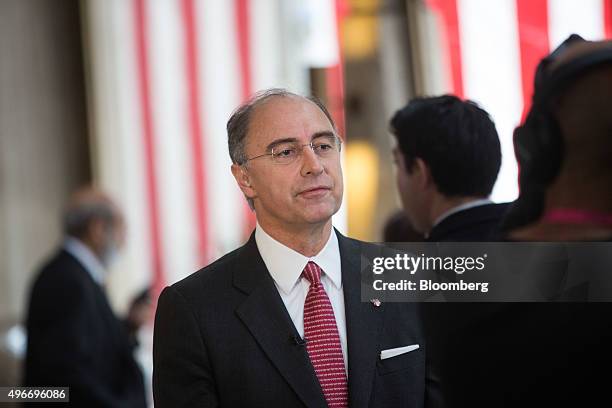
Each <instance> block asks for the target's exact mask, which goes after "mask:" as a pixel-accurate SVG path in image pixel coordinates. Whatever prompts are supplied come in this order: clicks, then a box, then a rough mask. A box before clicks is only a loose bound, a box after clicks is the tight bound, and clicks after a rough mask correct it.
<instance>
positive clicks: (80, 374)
mask: <svg viewBox="0 0 612 408" xmlns="http://www.w3.org/2000/svg"><path fill="white" fill-rule="evenodd" d="M63 227H64V233H65V239H64V242H63V245H62V247H61V249H60V250H59V252H58V253H57V254H56V255H55V256H54V257H53V258H52V259H51V260H50V261H49V262H47V264H46V265H45V266H44V267H43V268H42V270H41V271H40V273H39V275H38V277H37V278H36V280H35V282H34V285H33V287H32V291H31V295H30V303H29V310H28V317H27V334H28V346H27V357H26V364H25V385H26V386H62V387H70V405H71V406H78V407H139V408H140V407H146V398H145V391H144V383H143V377H142V373H141V371H140V368H139V366H138V365H137V363H136V361H135V360H134V358H133V346H134V341H133V340H130V335H129V333H128V332H127V330H126V325H124V324H122V322H121V321H120V320H119V319H117V317H116V316H115V314H114V313H113V311H112V309H111V306H110V304H109V302H108V299H107V297H106V294H105V291H104V282H105V278H106V273H107V269H108V267H109V265H110V264H111V263H112V262H113V260H114V259H115V257H116V256H117V254H118V251H119V249H120V247H121V245H122V244H123V240H124V230H125V227H124V223H123V217H122V215H121V212H120V211H119V209H118V208H117V206H116V205H115V204H114V203H113V201H112V200H111V199H110V198H109V197H108V196H107V195H106V194H104V193H103V192H101V191H98V190H95V189H84V190H81V191H78V192H76V193H75V194H74V195H73V196H72V198H71V200H70V202H69V203H68V205H67V207H66V210H65V213H64V219H63ZM131 310H132V314H131V316H132V318H131V321H130V322H129V324H127V326H128V327H131V328H132V329H134V330H135V329H136V328H137V327H139V326H140V324H142V319H143V316H145V313H142V307H137V306H134V305H132V308H131ZM45 406H46V405H45Z"/></svg>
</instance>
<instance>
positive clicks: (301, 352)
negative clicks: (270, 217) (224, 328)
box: [233, 234, 327, 407]
mask: <svg viewBox="0 0 612 408" xmlns="http://www.w3.org/2000/svg"><path fill="white" fill-rule="evenodd" d="M242 251H243V253H242V254H241V257H240V261H239V264H238V265H237V267H236V270H235V271H233V273H234V275H233V279H234V286H235V287H236V288H238V289H239V290H241V291H242V292H244V293H246V294H247V295H248V297H247V298H246V300H245V301H244V302H243V303H242V304H241V305H240V306H239V307H238V308H237V309H236V313H237V315H238V317H239V318H240V319H241V320H242V322H243V323H244V324H245V325H246V326H247V328H248V329H249V331H250V332H251V334H252V335H253V337H254V338H255V340H256V341H257V343H258V344H259V345H260V347H261V348H262V350H263V351H264V353H265V354H266V355H267V357H268V358H269V359H270V361H272V363H273V364H274V366H275V367H276V368H277V369H278V371H279V372H280V374H281V375H282V376H283V378H284V379H285V380H286V381H287V382H288V383H289V385H290V386H291V388H293V390H294V391H295V393H296V394H297V395H298V396H299V398H300V399H301V400H302V402H303V403H304V404H305V405H306V406H308V407H326V406H327V404H326V402H325V399H324V397H323V392H322V390H321V386H320V385H319V382H318V380H317V377H316V375H315V372H314V368H313V367H312V364H311V363H310V359H309V357H308V353H307V352H306V347H304V346H299V345H297V344H296V343H295V340H294V338H295V337H296V336H298V335H299V334H298V332H297V330H296V329H295V326H294V325H293V322H292V321H291V318H290V316H289V314H288V313H287V310H286V308H285V305H284V303H283V301H282V299H281V297H280V295H279V293H278V290H277V289H276V286H275V285H274V280H273V279H272V277H271V276H270V274H269V272H268V270H267V269H266V266H265V264H264V262H263V260H262V259H261V255H260V254H259V251H258V250H257V245H256V243H255V235H254V234H253V235H251V238H250V239H249V242H247V244H246V245H245V246H244V247H243V249H242Z"/></svg>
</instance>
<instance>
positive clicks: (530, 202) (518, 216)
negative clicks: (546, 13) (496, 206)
mask: <svg viewBox="0 0 612 408" xmlns="http://www.w3.org/2000/svg"><path fill="white" fill-rule="evenodd" d="M576 42H585V40H584V39H583V38H582V37H580V36H579V35H576V34H572V35H571V36H570V37H569V38H567V39H566V40H565V41H564V42H563V43H562V44H561V45H560V46H559V47H557V48H556V49H555V50H554V51H553V52H552V53H551V54H550V55H549V56H547V57H546V58H544V59H543V60H542V61H541V62H540V63H539V64H538V68H537V70H536V75H535V86H534V90H535V93H534V96H533V104H532V107H531V110H530V111H529V114H528V115H527V118H526V120H525V123H524V124H523V125H521V126H519V127H517V128H516V129H515V131H514V150H515V154H516V159H517V161H518V163H519V167H520V176H519V186H520V191H521V193H520V197H519V198H518V199H517V200H516V201H515V202H514V204H513V206H512V208H511V210H510V211H509V213H508V216H507V218H506V220H505V222H504V229H506V230H507V229H511V228H516V227H519V226H523V225H526V224H529V223H531V222H533V221H535V220H537V219H538V218H539V217H540V216H541V215H542V212H543V210H544V198H545V191H546V188H547V187H548V186H549V185H550V184H551V183H552V182H553V181H554V179H555V178H556V177H557V175H558V174H559V170H560V169H561V163H562V161H563V156H564V153H565V151H564V142H563V137H562V134H561V128H560V126H559V122H558V121H557V120H556V118H555V117H554V115H553V113H552V110H551V108H550V104H551V102H552V100H553V99H554V97H555V96H557V95H559V94H560V93H561V92H562V91H563V90H564V89H565V88H566V87H567V86H568V85H570V84H571V83H572V82H573V81H574V80H575V79H576V78H577V77H578V76H580V75H583V74H584V73H585V71H587V70H589V69H591V68H593V67H596V66H598V65H601V64H604V63H611V62H612V44H611V46H610V47H606V48H604V49H599V50H596V51H593V52H589V53H587V54H586V55H583V56H580V57H578V58H576V59H574V60H572V61H570V62H568V63H566V64H564V65H562V66H561V67H559V68H557V69H555V70H554V71H552V72H548V71H549V67H550V64H551V63H552V62H554V61H555V60H556V59H557V58H558V57H559V55H560V54H562V53H564V52H565V50H566V48H567V47H568V46H569V45H571V44H574V43H576Z"/></svg>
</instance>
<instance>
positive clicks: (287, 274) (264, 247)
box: [255, 224, 348, 370]
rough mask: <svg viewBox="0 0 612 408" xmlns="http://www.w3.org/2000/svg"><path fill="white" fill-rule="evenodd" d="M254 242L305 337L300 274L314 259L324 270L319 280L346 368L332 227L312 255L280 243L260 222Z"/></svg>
mask: <svg viewBox="0 0 612 408" xmlns="http://www.w3.org/2000/svg"><path fill="white" fill-rule="evenodd" d="M255 242H256V243H257V249H259V253H260V254H261V257H262V258H263V261H264V263H265V264H266V267H267V268H268V271H269V272H270V275H272V279H274V284H275V285H276V289H277V290H278V293H279V294H280V296H281V298H282V299H283V303H284V304H285V307H286V308H287V312H289V316H290V317H291V320H292V321H293V325H294V326H295V328H296V329H297V331H298V333H300V336H301V337H302V338H303V337H304V302H305V300H306V295H307V294H308V289H309V287H310V282H308V280H307V279H306V278H304V277H302V271H303V270H304V268H305V267H306V264H307V263H308V262H309V261H313V262H314V263H316V264H317V265H319V267H320V268H321V270H322V271H323V273H322V274H321V283H322V284H323V287H324V288H325V292H327V296H328V297H329V300H330V302H331V305H332V309H333V310H334V316H335V318H336V326H338V334H339V335H340V344H341V346H342V354H343V356H344V367H345V368H347V370H348V364H347V361H348V360H347V346H346V317H345V314H344V292H343V290H342V269H341V262H340V248H339V246H338V237H337V236H336V233H335V232H334V230H333V229H332V231H331V233H330V234H329V239H328V240H327V243H326V244H325V246H324V247H323V249H322V250H321V251H320V252H319V253H318V254H316V255H315V256H313V257H310V258H309V257H306V256H304V255H302V254H300V253H299V252H296V251H294V250H293V249H291V248H289V247H287V246H285V245H283V244H281V243H280V242H278V241H276V240H275V239H274V238H272V237H271V236H270V235H268V234H267V233H266V232H265V231H264V230H263V228H261V226H260V225H259V224H257V226H256V228H255Z"/></svg>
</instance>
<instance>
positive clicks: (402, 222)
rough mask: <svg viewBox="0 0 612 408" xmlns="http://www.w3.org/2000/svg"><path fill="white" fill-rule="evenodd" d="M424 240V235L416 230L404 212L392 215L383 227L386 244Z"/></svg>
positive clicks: (400, 211) (399, 211)
mask: <svg viewBox="0 0 612 408" xmlns="http://www.w3.org/2000/svg"><path fill="white" fill-rule="evenodd" d="M423 239H424V237H423V235H422V234H420V233H419V232H417V231H416V230H415V229H414V227H413V226H412V224H411V223H410V220H409V219H408V217H407V216H406V212H405V211H404V210H398V211H396V212H395V213H393V214H391V216H390V217H389V218H388V219H387V221H386V222H385V225H384V227H383V240H384V241H385V242H422V241H423Z"/></svg>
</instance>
